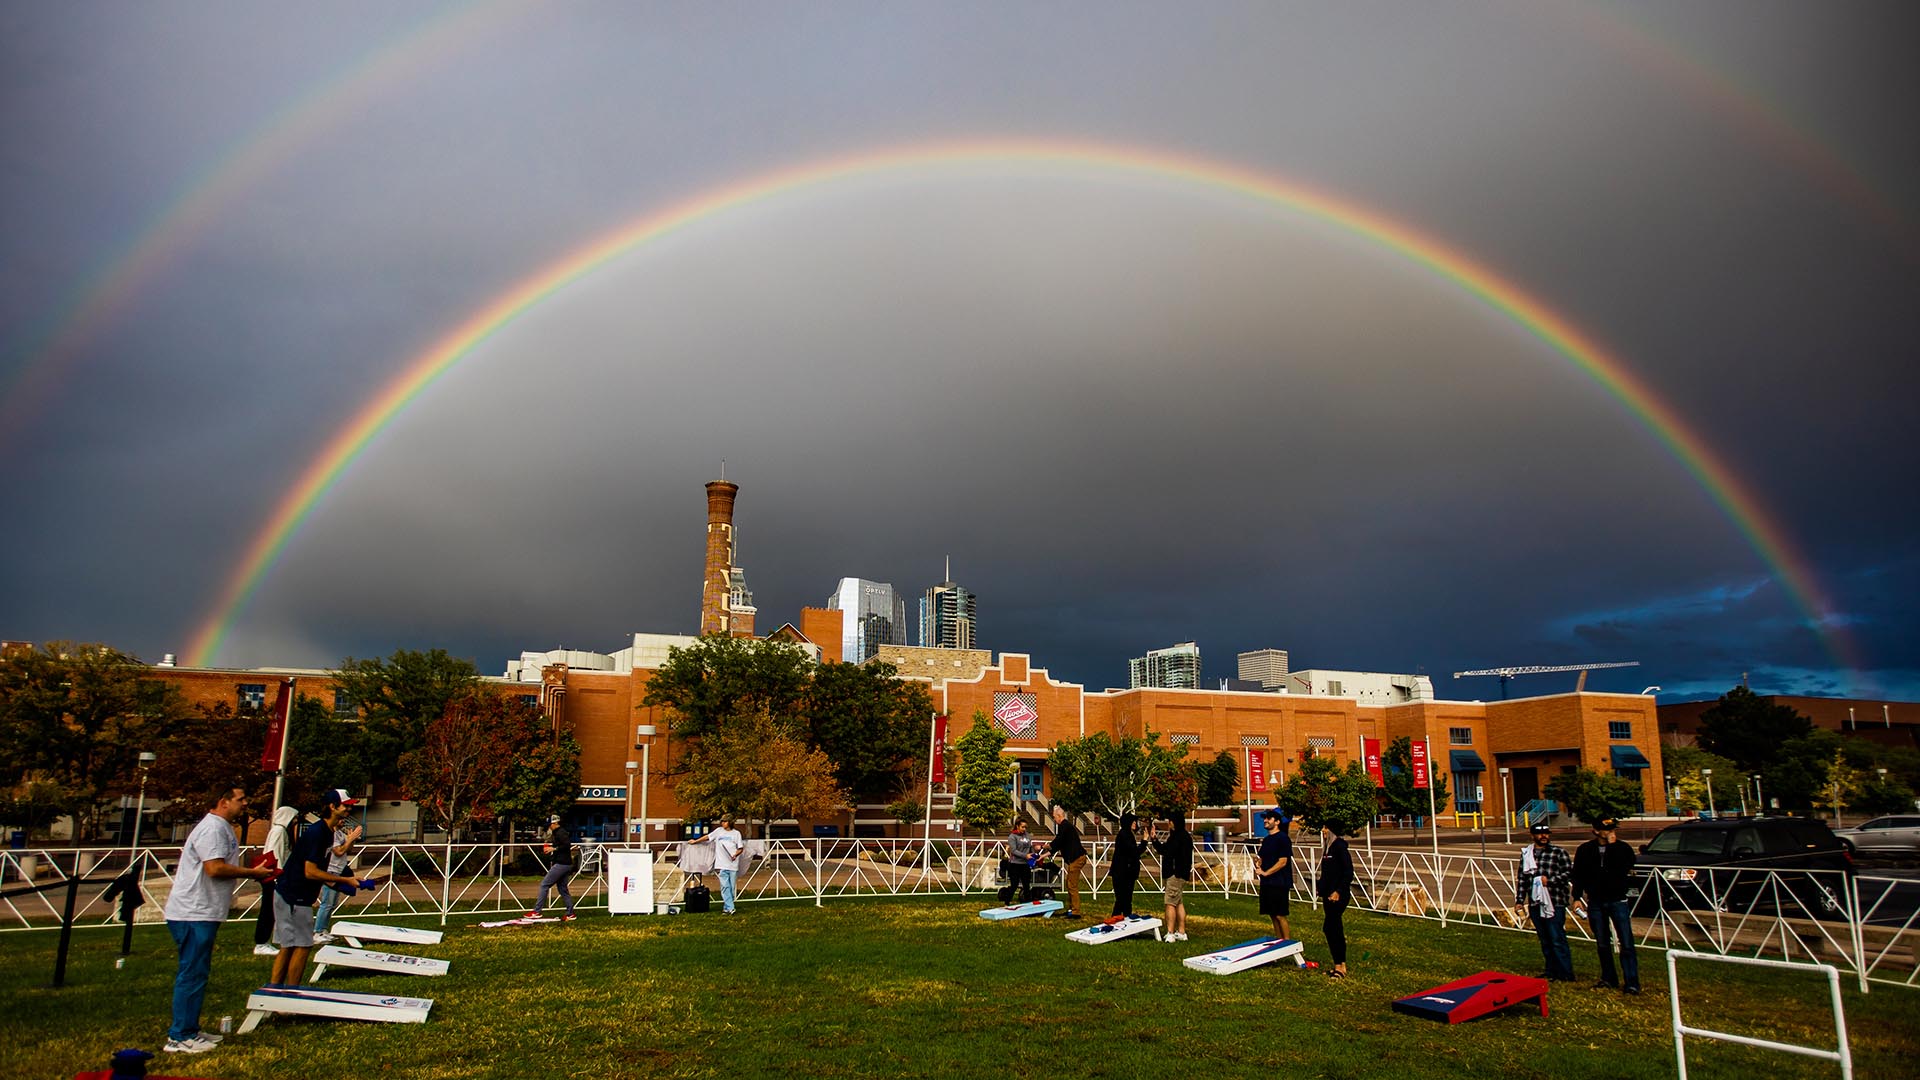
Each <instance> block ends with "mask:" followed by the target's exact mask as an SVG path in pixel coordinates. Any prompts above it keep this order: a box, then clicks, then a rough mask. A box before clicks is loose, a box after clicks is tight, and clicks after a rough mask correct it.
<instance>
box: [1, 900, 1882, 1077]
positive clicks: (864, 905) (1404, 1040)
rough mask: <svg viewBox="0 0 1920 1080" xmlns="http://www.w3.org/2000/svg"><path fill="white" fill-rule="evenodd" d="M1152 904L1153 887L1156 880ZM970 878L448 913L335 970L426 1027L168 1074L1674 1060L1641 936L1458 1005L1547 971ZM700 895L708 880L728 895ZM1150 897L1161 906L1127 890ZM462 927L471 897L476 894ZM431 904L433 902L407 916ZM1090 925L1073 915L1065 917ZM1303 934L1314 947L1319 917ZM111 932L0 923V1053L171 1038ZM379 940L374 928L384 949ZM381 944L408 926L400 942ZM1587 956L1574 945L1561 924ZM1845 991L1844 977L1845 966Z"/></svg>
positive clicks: (251, 961) (1737, 992)
mask: <svg viewBox="0 0 1920 1080" xmlns="http://www.w3.org/2000/svg"><path fill="white" fill-rule="evenodd" d="M1156 899H1157V898H1156ZM990 904H991V901H990V900H988V899H986V898H985V897H968V898H941V899H874V900H836V901H833V902H831V903H829V904H828V905H827V906H825V907H822V908H815V907H813V906H812V905H811V904H810V903H806V902H777V903H752V904H743V905H742V906H741V911H742V914H740V915H738V916H735V917H731V918H728V917H725V916H722V915H720V914H719V913H718V911H717V910H716V911H715V912H714V913H712V914H708V915H680V916H666V917H661V916H627V917H622V918H617V919H616V918H613V917H610V916H608V915H606V914H604V913H593V914H586V915H583V917H582V918H581V920H580V921H579V922H576V923H572V924H559V923H555V924H547V925H541V926H536V927H527V928H508V929H500V930H482V929H477V928H469V927H468V926H467V925H464V924H463V923H451V924H449V925H448V927H447V930H448V934H447V939H446V941H445V942H443V943H442V944H441V945H440V946H438V947H436V948H433V949H430V950H421V951H425V952H430V953H431V954H432V955H434V956H438V957H443V958H446V959H449V960H451V961H452V962H453V970H452V973H451V974H449V975H447V976H446V977H444V978H437V979H426V978H406V977H403V976H388V975H371V974H358V973H347V972H342V971H340V970H339V969H334V970H333V971H330V972H329V973H328V976H327V978H326V980H325V982H326V984H327V985H329V986H333V987H337V988H340V989H353V990H365V991H368V992H385V993H397V994H405V995H409V996H416V997H430V998H433V999H435V1005H434V1009H433V1016H432V1019H431V1020H429V1021H428V1022H427V1023H426V1024H425V1025H424V1026H416V1025H387V1024H359V1023H344V1022H326V1021H312V1020H296V1019H290V1018H284V1017H281V1018H273V1019H269V1020H267V1021H266V1022H265V1023H263V1024H262V1025H261V1027H260V1029H259V1030H258V1031H256V1032H254V1033H252V1034H249V1035H244V1036H242V1035H233V1036H229V1037H228V1039H227V1041H226V1043H225V1044H224V1045H223V1046H221V1047H220V1048H219V1049H217V1050H215V1051H213V1052H211V1053H207V1054H202V1055H192V1056H190V1055H170V1054H163V1055H160V1056H159V1057H157V1058H156V1059H155V1060H154V1062H153V1064H152V1068H153V1070H154V1072H156V1073H165V1074H179V1075H189V1076H201V1077H225V1078H229V1080H240V1078H244V1077H261V1078H271V1080H290V1078H298V1077H315V1078H325V1080H334V1078H352V1077H359V1076H365V1075H369V1074H384V1075H392V1076H405V1077H427V1078H448V1077H481V1076H502V1077H574V1076H578V1077H597V1078H598V1077H628V1076H713V1077H728V1078H733V1077H748V1076H785V1077H790V1078H800V1077H818V1076H830V1077H833V1076H847V1077H855V1076H968V1077H975V1076H992V1077H1035V1078H1040V1080H1051V1078H1057V1077H1080V1076H1090V1077H1187V1076H1248V1077H1262V1078H1271V1077H1288V1078H1296V1077H1395V1078H1398V1077H1409V1076H1417V1077H1421V1078H1427V1077H1463V1078H1464V1077H1470V1078H1473V1080H1487V1078H1489V1077H1509V1076H1512V1077H1530V1076H1538V1077H1552V1078H1554V1080H1570V1078H1577V1077H1596V1078H1599V1077H1607V1078H1613V1077H1641V1076H1645V1077H1660V1076H1671V1075H1673V1074H1674V1059H1673V1048H1672V1041H1671V1039H1670V1037H1669V1001H1668V997H1667V993H1666V987H1665V983H1666V963H1665V955H1664V954H1662V953H1657V952H1650V951H1643V952H1642V966H1643V977H1644V981H1645V982H1646V984H1647V988H1648V991H1647V993H1646V994H1644V995H1643V996H1641V997H1638V998H1629V997H1625V996H1622V995H1620V994H1618V993H1615V992H1611V991H1603V990H1588V989H1586V988H1585V984H1584V983H1583V984H1578V985H1574V986H1567V985H1565V984H1556V986H1555V989H1554V991H1553V994H1552V997H1551V1005H1552V1015H1551V1016H1550V1017H1548V1018H1546V1019H1542V1018H1541V1017H1540V1015H1539V1013H1538V1011H1537V1010H1535V1009H1532V1008H1529V1007H1525V1006H1522V1007H1517V1008H1515V1009H1513V1010H1510V1011H1509V1012H1506V1013H1503V1014H1499V1015H1496V1016H1493V1017H1490V1018H1487V1019H1484V1020H1480V1021H1475V1022H1472V1023H1468V1024H1463V1025H1458V1026H1454V1027H1447V1026H1445V1025H1441V1024H1436V1023H1433V1022H1431V1021H1426V1020H1421V1019H1416V1018H1414V1017H1408V1016H1401V1015H1399V1014H1397V1013H1394V1012H1393V1011H1391V1009H1390V1008H1389V1007H1388V1006H1389V1002H1391V1001H1392V1000H1393V999H1395V998H1398V997H1402V996H1405V995H1407V994H1411V993H1413V992H1415V991H1418V990H1422V989H1425V988H1426V987H1429V986H1433V985H1436V984H1439V983H1442V982H1446V981H1450V980H1452V979H1456V978H1460V977H1462V976H1465V975H1469V974H1472V973H1474V972H1476V971H1481V970H1485V969H1498V970H1505V971H1511V972H1516V973H1520V974H1532V973H1534V972H1536V971H1538V970H1539V967H1540V956H1539V951H1538V949H1537V948H1536V947H1535V945H1534V941H1533V938H1532V936H1531V935H1522V934H1511V933H1502V932H1498V931H1493V930H1487V929H1482V928H1474V927H1450V928H1447V929H1444V930H1443V929H1441V928H1440V927H1439V925H1438V924H1436V923H1430V922H1425V921H1420V920H1413V919H1404V918H1395V917H1391V916H1382V915H1371V914H1366V913H1359V912H1350V913H1349V914H1348V916H1347V934H1348V938H1349V940H1350V941H1351V942H1352V945H1351V946H1350V948H1351V955H1350V957H1349V962H1350V966H1352V968H1353V977H1352V978H1351V979H1349V980H1347V981H1345V982H1337V981H1334V980H1331V979H1328V978H1326V977H1325V975H1324V973H1323V972H1324V969H1322V972H1319V973H1309V972H1303V971H1299V970H1297V969H1296V968H1294V967H1293V965H1292V964H1291V963H1286V962H1283V963H1281V964H1276V965H1272V966H1270V967H1267V968H1262V969H1258V970H1255V971H1252V972H1247V973H1243V974H1240V975H1233V976H1215V975H1207V974H1202V973H1199V972H1195V971H1190V970H1188V969H1186V968H1184V967H1182V966H1181V964H1180V958H1181V957H1184V956H1189V955H1194V954H1197V953H1200V952H1205V951H1207V950H1209V949H1215V948H1223V947H1225V946H1227V945H1231V944H1233V943H1235V942H1238V941H1242V940H1245V939H1247V938H1251V937H1256V936H1259V935H1260V934H1261V933H1263V932H1264V927H1265V922H1266V920H1265V919H1263V918H1261V917H1260V916H1259V915H1257V914H1256V912H1255V908H1254V901H1253V900H1252V899H1249V898H1234V899H1231V900H1222V899H1220V898H1218V897H1207V896H1195V897H1193V898H1192V901H1191V904H1190V910H1193V911H1195V912H1196V914H1195V915H1194V917H1193V918H1192V919H1191V923H1192V925H1191V926H1190V928H1189V929H1190V932H1191V933H1192V936H1193V938H1194V940H1193V941H1191V942H1186V943H1181V944H1178V945H1168V944H1161V943H1157V942H1154V941H1152V940H1150V939H1146V940H1143V939H1134V940H1127V941H1120V942H1115V943H1112V944H1109V945H1103V946H1099V947H1088V946H1083V945H1077V944H1074V943H1072V942H1068V941H1065V940H1063V939H1062V936H1061V935H1062V934H1063V933H1064V932H1066V931H1067V930H1069V929H1072V928H1073V926H1072V925H1071V924H1064V923H1062V922H1060V921H1058V920H1047V919H1037V918H1035V919H1021V920H1015V921H1011V922H998V923H996V922H988V921H986V920H983V919H981V918H979V917H978V916H977V914H976V912H977V911H978V910H979V909H980V908H982V907H986V906H989V905H990ZM716 907H717V905H716ZM1142 910H1143V911H1151V910H1153V908H1150V907H1148V906H1146V905H1142ZM465 921H466V922H473V921H478V920H477V919H472V918H469V919H468V920H465ZM418 925H422V926H437V925H438V924H437V923H434V922H425V921H423V922H420V923H419V924H418ZM1081 925H1084V924H1081ZM250 930H251V927H250V926H247V925H241V924H235V925H230V926H227V927H224V928H223V929H222V931H221V936H220V945H219V948H218V949H217V950H216V952H215V956H214V964H213V982H212V985H211V986H210V988H209V990H208V996H207V1008H206V1015H205V1019H206V1023H207V1026H208V1027H209V1029H213V1028H215V1026H216V1025H217V1023H218V1020H219V1017H220V1016H222V1015H224V1014H231V1015H232V1016H233V1017H234V1022H235V1026H236V1027H237V1026H238V1024H239V1022H240V1020H241V1019H243V1018H244V1017H243V1008H244V1005H245V998H246V993H247V991H248V990H249V989H250V988H252V987H254V986H256V985H258V984H259V983H260V982H262V981H264V979H265V977H266V972H267V966H268V963H269V961H267V960H266V959H265V958H262V957H255V956H253V955H252V952H251V949H252V936H251V933H250ZM1294 933H1295V936H1296V937H1299V938H1301V939H1302V940H1304V941H1305V942H1306V943H1307V954H1308V956H1309V957H1312V958H1316V959H1319V960H1321V961H1322V962H1325V960H1326V952H1325V948H1324V945H1323V943H1322V940H1321V937H1320V917H1319V913H1318V912H1314V911H1311V910H1302V911H1301V912H1300V916H1299V917H1298V918H1297V919H1296V920H1295V922H1294ZM119 942H120V931H119V930H118V929H110V930H89V931H84V932H77V933H76V934H75V936H74V948H73V954H72V957H71V960H70V964H69V968H68V983H67V986H66V987H65V988H63V989H60V990H53V989H50V988H48V986H47V984H48V982H49V981H50V976H51V974H52V970H53V950H54V944H55V936H54V935H53V934H49V933H33V934H8V935H5V936H4V937H0V955H4V957H5V962H4V963H3V964H0V988H3V989H4V995H5V996H4V1001H5V1015H6V1025H5V1026H6V1029H7V1031H8V1034H9V1036H10V1037H9V1038H7V1039H5V1040H4V1041H0V1076H4V1077H10V1078H11V1077H20V1078H30V1077H48V1078H52V1077H71V1076H72V1075H73V1074H74V1073H76V1072H78V1071H81V1070H83V1069H99V1068H105V1067H106V1063H107V1059H108V1057H109V1056H110V1054H111V1053H112V1051H113V1050H115V1049H118V1048H120V1047H127V1046H138V1047H144V1048H146V1049H149V1050H155V1051H158V1050H159V1048H160V1046H161V1044H162V1043H163V1042H165V1033H166V1025H167V1014H168V1008H169V1002H170V1000H171V997H170V995H171V986H172V978H173V966H174V953H173V947H172V942H171V940H170V939H168V938H167V936H166V933H165V931H164V929H162V928H158V927H147V926H142V927H141V928H140V929H139V930H138V932H137V933H136V934H135V938H134V955H133V956H131V957H129V958H128V960H127V964H126V967H125V969H124V970H115V968H114V966H113V957H114V955H115V954H116V953H117V951H118V948H119ZM376 947H377V946H376ZM396 951H406V950H405V949H403V948H397V949H396ZM1574 960H1575V966H1576V968H1577V970H1578V971H1579V972H1580V973H1581V975H1582V976H1583V977H1584V978H1585V979H1587V980H1588V981H1591V979H1592V977H1593V974H1594V971H1595V964H1594V958H1593V955H1592V952H1591V947H1590V946H1588V947H1585V948H1584V949H1583V948H1582V946H1581V945H1580V943H1577V942H1576V943H1575V952H1574ZM1681 977H1682V979H1683V980H1684V981H1683V983H1682V986H1683V1000H1684V1003H1685V1005H1686V1015H1687V1019H1688V1021H1689V1022H1690V1023H1693V1024H1695V1025H1701V1026H1710V1027H1716V1028H1719V1029H1721V1030H1733V1031H1737V1032H1742V1033H1746V1034H1755V1035H1760V1036H1762V1037H1766V1038H1772V1039H1777V1040H1784V1041H1789V1042H1800V1043H1804V1044H1823V1043H1824V1044H1826V1045H1831V1039H1832V1031H1831V1019H1830V1016H1829V1013H1828V1010H1827V1007H1826V997H1825V995H1826V988H1825V983H1824V981H1822V980H1820V979H1818V978H1815V977H1813V976H1812V975H1810V974H1801V973H1798V972H1788V973H1784V974H1780V973H1775V972H1760V971H1758V969H1736V968H1732V967H1730V966H1727V965H1709V964H1705V963H1695V964H1687V965H1683V966H1682V968H1681ZM1847 985H1848V986H1849V987H1850V985H1851V984H1847ZM1845 1000H1846V1009H1847V1025H1848V1028H1849V1031H1850V1032H1851V1035H1852V1045H1853V1052H1854V1060H1855V1068H1856V1071H1857V1074H1858V1075H1859V1076H1862V1077H1896V1076H1913V1075H1915V1073H1916V1071H1917V1070H1916V1066H1915V1062H1916V1060H1920V1022H1917V1021H1916V1020H1915V1019H1914V1017H1915V1015H1916V1007H1917V1006H1920V993H1916V992H1915V991H1909V990H1901V989H1895V988H1886V987H1883V988H1878V989H1876V990H1875V991H1874V992H1873V993H1872V994H1871V995H1867V996H1862V995H1860V994H1858V993H1857V992H1854V991H1852V990H1851V989H1847V990H1846V999H1845ZM1688 1064H1689V1067H1690V1069H1691V1071H1692V1074H1693V1075H1694V1076H1698V1077H1741V1078H1742V1080H1752V1078H1753V1077H1755V1076H1766V1077H1768V1080H1775V1078H1780V1077H1790V1076H1803V1075H1804V1076H1821V1077H1825V1076H1833V1075H1836V1073H1837V1070H1836V1069H1835V1068H1834V1067H1833V1066H1831V1065H1828V1064H1826V1063H1822V1062H1817V1061H1814V1060H1812V1059H1808V1058H1801V1057H1793V1056H1788V1055H1783V1054H1777V1053H1763V1052H1761V1051H1756V1050H1748V1049H1745V1048H1741V1047H1735V1046H1731V1045H1729V1044H1724V1043H1709V1042H1705V1041H1696V1042H1690V1043H1689V1053H1688Z"/></svg>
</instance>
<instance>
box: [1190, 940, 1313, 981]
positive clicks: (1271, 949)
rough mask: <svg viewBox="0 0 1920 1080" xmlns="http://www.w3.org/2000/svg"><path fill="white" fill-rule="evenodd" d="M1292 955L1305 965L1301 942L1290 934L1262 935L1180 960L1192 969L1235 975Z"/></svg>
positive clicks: (1297, 961) (1295, 959) (1294, 959)
mask: <svg viewBox="0 0 1920 1080" xmlns="http://www.w3.org/2000/svg"><path fill="white" fill-rule="evenodd" d="M1289 956H1291V957H1293V962H1294V963H1296V964H1301V965H1304V964H1305V963H1306V962H1307V961H1306V958H1305V957H1303V956H1301V955H1300V943H1299V942H1298V941H1295V940H1293V939H1292V938H1277V937H1263V938H1254V939H1253V940H1251V941H1243V942H1241V943H1240V944H1238V945H1230V946H1228V947H1227V948H1224V949H1221V950H1219V951H1218V952H1210V953H1205V954H1202V955H1200V956H1189V957H1187V958H1186V959H1185V960H1182V961H1181V963H1183V964H1185V965H1186V966H1188V967H1190V968H1192V969H1194V970H1195V971H1207V972H1212V973H1213V974H1215V975H1237V974H1239V973H1240V972H1242V971H1246V970H1247V969H1249V968H1257V967H1259V966H1261V965H1262V964H1271V963H1273V962H1274V961H1275V960H1281V959H1285V958H1286V957H1289Z"/></svg>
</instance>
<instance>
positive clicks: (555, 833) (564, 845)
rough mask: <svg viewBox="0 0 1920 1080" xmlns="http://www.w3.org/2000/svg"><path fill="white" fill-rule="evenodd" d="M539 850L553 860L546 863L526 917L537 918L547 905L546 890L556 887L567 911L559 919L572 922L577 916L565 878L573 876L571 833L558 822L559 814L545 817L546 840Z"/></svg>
mask: <svg viewBox="0 0 1920 1080" xmlns="http://www.w3.org/2000/svg"><path fill="white" fill-rule="evenodd" d="M540 850H541V851H543V852H545V853H546V854H547V855H549V856H552V858H553V862H551V863H549V864H547V876H546V877H543V878H541V879H540V892H539V895H537V896H535V897H534V900H533V910H532V911H529V912H527V918H529V919H537V918H539V917H540V912H541V909H543V908H545V907H546V906H547V890H548V889H554V888H557V889H558V891H559V893H560V899H562V900H565V901H566V902H567V913H566V914H565V915H562V916H560V920H561V921H562V922H572V921H573V920H574V919H576V918H578V916H576V915H575V914H574V913H573V893H572V892H571V891H569V890H568V888H567V879H569V878H571V877H573V834H572V833H569V832H568V831H567V830H566V827H565V826H564V825H562V824H560V815H559V814H553V815H550V816H549V817H548V818H547V842H546V843H545V844H542V845H541V846H540Z"/></svg>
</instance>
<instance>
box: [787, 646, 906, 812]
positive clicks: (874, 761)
mask: <svg viewBox="0 0 1920 1080" xmlns="http://www.w3.org/2000/svg"><path fill="white" fill-rule="evenodd" d="M895 674H896V672H895V670H894V667H893V665H892V664H885V663H876V664H822V665H820V666H819V667H817V668H815V669H814V670H813V678H812V680H811V681H810V682H809V683H808V685H807V687H806V696H805V697H804V698H803V699H802V701H801V704H800V713H801V718H802V720H803V722H804V723H805V724H806V728H807V734H808V740H809V741H810V742H811V744H812V745H813V746H814V748H816V749H818V750H821V751H824V752H825V753H826V755H827V757H829V758H831V759H832V761H833V766H834V776H835V778H836V779H837V780H838V781H839V783H840V784H841V786H843V787H845V788H847V789H848V790H850V791H852V792H853V793H855V794H856V795H877V794H881V793H883V792H885V791H886V790H887V789H888V788H890V787H891V786H892V784H893V782H894V780H895V777H896V775H897V772H898V770H899V768H900V766H901V763H902V762H906V761H912V760H917V759H919V758H924V757H926V755H927V740H928V738H929V737H930V728H929V725H930V724H931V723H932V717H933V699H932V698H930V697H929V696H928V695H927V688H926V684H924V683H920V682H903V681H901V680H899V679H896V678H895V677H894V676H895Z"/></svg>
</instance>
